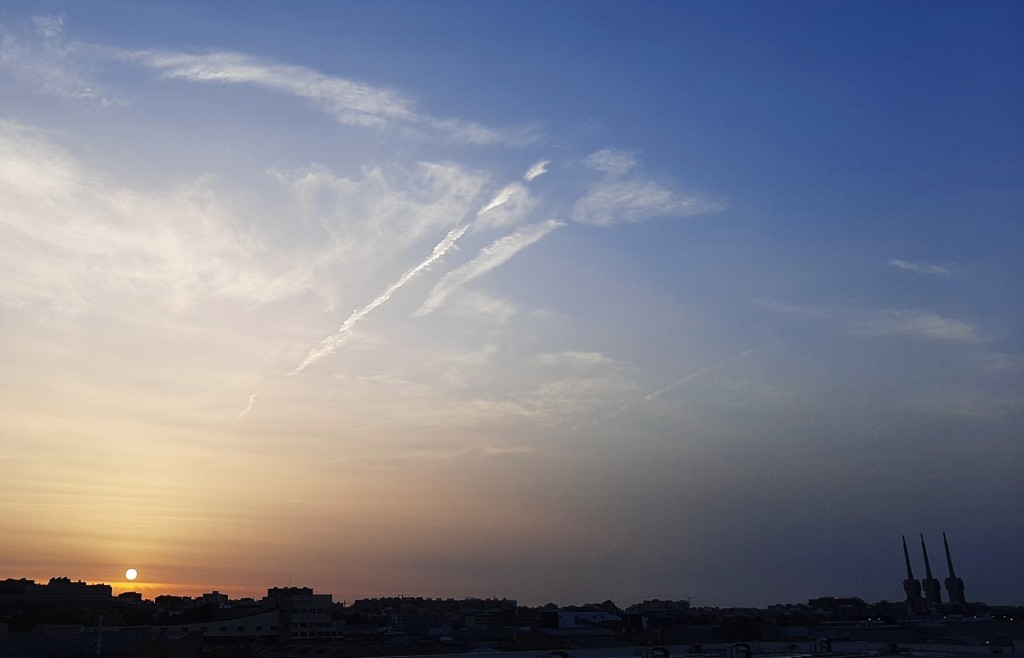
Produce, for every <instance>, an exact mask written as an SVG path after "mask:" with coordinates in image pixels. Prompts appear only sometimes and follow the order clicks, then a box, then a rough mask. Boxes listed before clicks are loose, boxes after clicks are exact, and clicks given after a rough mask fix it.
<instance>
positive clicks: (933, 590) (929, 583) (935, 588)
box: [921, 535, 942, 606]
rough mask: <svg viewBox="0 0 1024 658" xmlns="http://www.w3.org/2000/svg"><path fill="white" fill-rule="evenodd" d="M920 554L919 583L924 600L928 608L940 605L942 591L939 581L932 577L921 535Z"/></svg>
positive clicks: (926, 550) (926, 548) (926, 549)
mask: <svg viewBox="0 0 1024 658" xmlns="http://www.w3.org/2000/svg"><path fill="white" fill-rule="evenodd" d="M921 553H922V554H923V555H924V580H922V581H921V588H922V589H923V590H924V600H925V603H927V604H928V605H929V606H936V605H938V604H940V603H942V590H941V587H940V586H939V579H938V578H935V577H934V576H932V565H931V563H930V562H928V547H927V546H925V545H924V535H921Z"/></svg>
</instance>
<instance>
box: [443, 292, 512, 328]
mask: <svg viewBox="0 0 1024 658" xmlns="http://www.w3.org/2000/svg"><path fill="white" fill-rule="evenodd" d="M518 312H519V307H518V306H516V305H515V304H513V303H511V302H509V301H508V300H505V299H500V298H498V297H493V296H491V295H488V294H486V293H483V292H478V291H468V290H462V291H459V293H458V294H457V295H455V296H453V297H452V298H451V300H450V301H449V304H448V313H449V314H450V315H452V316H454V317H461V318H466V319H473V320H479V319H481V318H485V319H488V320H491V321H493V322H497V323H505V322H508V321H509V320H510V319H511V318H512V317H513V316H514V315H515V314H516V313H518Z"/></svg>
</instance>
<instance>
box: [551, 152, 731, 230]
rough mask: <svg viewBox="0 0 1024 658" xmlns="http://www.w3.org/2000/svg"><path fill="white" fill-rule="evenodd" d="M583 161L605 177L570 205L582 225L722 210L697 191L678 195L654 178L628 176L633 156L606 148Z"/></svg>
mask: <svg viewBox="0 0 1024 658" xmlns="http://www.w3.org/2000/svg"><path fill="white" fill-rule="evenodd" d="M583 164H584V165H585V166H587V167H589V168H591V169H594V170H596V171H600V172H603V173H604V174H605V178H604V180H602V181H600V182H598V183H595V184H593V185H591V186H590V187H589V189H588V190H587V192H586V193H585V194H584V196H583V197H581V198H580V199H579V200H578V201H576V203H575V204H574V205H573V208H572V213H571V217H572V219H573V220H574V221H576V222H579V223H581V224H593V225H596V226H612V225H614V224H632V223H636V222H643V221H647V220H649V219H654V218H657V217H692V216H694V215H704V214H710V213H715V212H720V211H722V210H724V209H725V204H724V202H722V201H718V200H714V199H709V198H707V197H704V196H702V195H699V194H680V193H678V192H675V191H673V190H671V189H669V188H667V187H665V186H664V185H662V184H660V183H658V182H656V181H653V180H649V179H646V178H642V177H640V176H637V175H629V176H627V174H630V172H632V171H633V170H634V169H635V167H636V165H637V160H636V158H635V157H634V156H633V155H632V154H629V153H624V152H620V151H613V150H611V149H605V150H602V151H598V152H596V153H594V154H592V155H590V156H588V157H587V158H585V159H584V160H583Z"/></svg>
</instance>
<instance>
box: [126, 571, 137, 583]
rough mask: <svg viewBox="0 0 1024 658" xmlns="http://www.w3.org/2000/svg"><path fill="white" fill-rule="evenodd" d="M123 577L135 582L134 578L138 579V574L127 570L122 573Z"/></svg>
mask: <svg viewBox="0 0 1024 658" xmlns="http://www.w3.org/2000/svg"><path fill="white" fill-rule="evenodd" d="M124 577H125V578H127V579H128V580H135V579H136V578H138V577H139V572H138V571H137V570H135V569H127V570H126V571H125V572H124Z"/></svg>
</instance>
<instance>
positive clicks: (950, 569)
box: [942, 531, 956, 578]
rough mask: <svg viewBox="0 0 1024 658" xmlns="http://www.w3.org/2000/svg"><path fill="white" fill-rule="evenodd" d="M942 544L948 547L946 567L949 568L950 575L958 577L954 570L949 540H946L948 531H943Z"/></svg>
mask: <svg viewBox="0 0 1024 658" xmlns="http://www.w3.org/2000/svg"><path fill="white" fill-rule="evenodd" d="M942 545H943V546H944V547H945V549H946V568H947V569H949V577H950V578H956V572H955V571H953V558H951V557H950V556H949V542H948V541H947V540H946V532H945V531H943V532H942Z"/></svg>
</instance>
